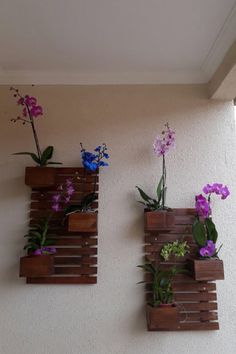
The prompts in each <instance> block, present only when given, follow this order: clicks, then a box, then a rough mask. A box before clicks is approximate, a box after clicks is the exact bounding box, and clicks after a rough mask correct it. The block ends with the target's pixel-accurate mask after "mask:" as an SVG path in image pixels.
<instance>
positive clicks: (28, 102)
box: [10, 87, 61, 188]
mask: <svg viewBox="0 0 236 354" xmlns="http://www.w3.org/2000/svg"><path fill="white" fill-rule="evenodd" d="M10 90H11V91H13V96H14V97H15V98H16V99H17V104H18V105H19V106H21V108H22V112H21V115H19V116H17V117H16V118H12V119H11V121H12V122H14V123H16V122H21V123H22V124H23V125H24V126H26V125H27V126H28V125H29V126H30V127H31V129H32V133H33V138H34V142H35V146H36V153H33V152H16V153H14V154H13V155H29V156H30V157H31V158H32V160H33V161H34V162H35V163H36V164H37V168H35V167H26V175H25V183H26V185H28V186H31V187H34V188H40V187H42V188H43V187H50V186H53V185H54V184H55V181H54V172H55V170H54V169H53V168H49V167H47V169H46V168H44V167H45V166H47V165H55V164H61V163H60V162H53V161H50V160H51V158H52V156H53V150H54V148H53V146H48V147H47V148H46V149H45V150H44V151H42V149H41V147H40V144H39V139H38V135H37V131H36V127H35V118H38V117H40V116H42V115H43V109H42V107H41V106H40V105H38V103H37V99H36V98H35V97H30V96H29V95H23V96H22V95H21V94H20V92H19V90H18V89H16V88H14V87H11V88H10ZM39 167H40V168H39Z"/></svg>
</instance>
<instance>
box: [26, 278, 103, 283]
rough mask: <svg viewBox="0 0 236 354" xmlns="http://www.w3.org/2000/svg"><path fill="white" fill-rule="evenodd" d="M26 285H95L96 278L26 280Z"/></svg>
mask: <svg viewBox="0 0 236 354" xmlns="http://www.w3.org/2000/svg"><path fill="white" fill-rule="evenodd" d="M26 282H27V283H28V284H96V283H97V277H95V276H94V277H92V276H80V277H79V276H76V277H75V276H65V277H61V276H58V277H56V276H52V277H44V278H27V280H26Z"/></svg>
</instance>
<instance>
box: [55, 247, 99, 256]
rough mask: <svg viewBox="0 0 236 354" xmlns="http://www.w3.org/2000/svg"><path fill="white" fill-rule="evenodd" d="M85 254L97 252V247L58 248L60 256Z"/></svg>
mask: <svg viewBox="0 0 236 354" xmlns="http://www.w3.org/2000/svg"><path fill="white" fill-rule="evenodd" d="M83 254H97V248H95V247H93V248H88V247H84V248H82V247H81V248H57V255H58V256H80V255H83Z"/></svg>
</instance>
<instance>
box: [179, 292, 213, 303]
mask: <svg viewBox="0 0 236 354" xmlns="http://www.w3.org/2000/svg"><path fill="white" fill-rule="evenodd" d="M174 299H175V301H181V302H185V301H194V302H200V301H216V293H208V292H202V293H201V292H199V293H175V294H174Z"/></svg>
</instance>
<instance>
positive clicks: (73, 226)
mask: <svg viewBox="0 0 236 354" xmlns="http://www.w3.org/2000/svg"><path fill="white" fill-rule="evenodd" d="M68 231H69V232H92V233H93V232H97V213H73V214H70V215H69V217H68Z"/></svg>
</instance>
